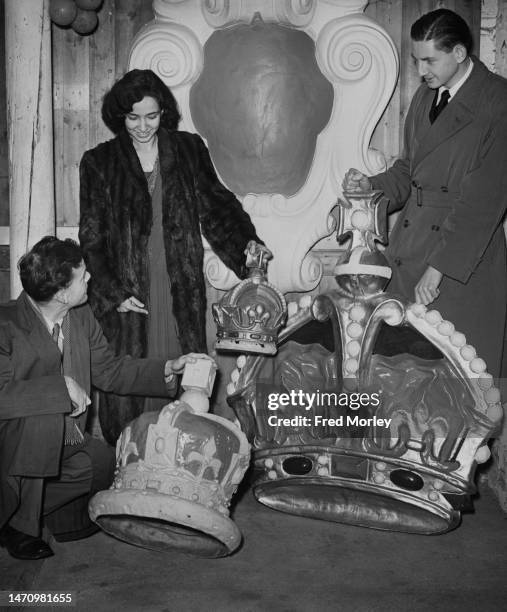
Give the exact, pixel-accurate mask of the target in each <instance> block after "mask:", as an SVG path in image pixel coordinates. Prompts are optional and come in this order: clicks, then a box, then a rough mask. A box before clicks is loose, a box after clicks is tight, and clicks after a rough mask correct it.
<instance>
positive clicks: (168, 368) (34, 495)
mask: <svg viewBox="0 0 507 612" xmlns="http://www.w3.org/2000/svg"><path fill="white" fill-rule="evenodd" d="M19 273H20V277H21V282H22V285H23V289H24V291H23V292H22V293H21V295H20V296H19V298H18V299H17V300H16V301H15V302H11V303H9V304H3V305H2V306H0V545H2V546H5V547H6V548H7V550H8V552H9V553H10V554H11V555H12V556H13V557H16V558H18V559H41V558H44V557H48V556H50V555H52V554H53V551H52V550H51V548H50V547H49V545H48V544H47V543H46V542H45V541H44V540H42V539H41V537H40V535H41V528H42V524H43V522H44V519H45V517H47V516H48V515H51V514H52V513H54V512H55V511H56V510H57V509H59V508H62V507H66V506H67V504H70V503H73V502H75V501H76V500H78V499H80V498H83V497H84V498H85V500H84V501H85V503H87V498H88V497H89V495H90V493H91V492H93V488H95V490H98V489H100V488H106V487H108V486H109V484H110V482H111V480H112V469H113V468H114V461H111V459H112V458H113V457H112V456H111V454H110V453H108V450H111V449H108V447H107V446H106V445H105V444H104V443H102V442H100V441H99V440H97V439H94V438H91V437H90V436H89V435H88V434H87V433H86V432H85V424H86V407H87V405H88V404H89V403H90V399H89V395H90V387H91V385H92V384H94V385H96V386H97V387H98V388H99V389H102V390H103V391H111V392H114V393H119V394H140V395H155V396H167V397H170V395H171V394H173V393H174V391H175V390H176V375H177V374H180V373H181V372H183V369H184V367H185V364H186V363H193V362H195V360H196V358H199V357H201V358H207V359H209V357H207V355H201V354H194V353H190V354H188V355H183V356H181V357H178V358H177V359H173V360H169V361H164V360H154V359H132V358H131V357H130V356H123V357H118V356H116V355H115V354H114V353H113V351H112V350H111V348H110V347H109V345H108V343H107V341H106V339H105V337H104V335H103V333H102V330H101V328H100V325H99V324H98V322H97V320H96V319H95V317H94V316H93V314H92V312H91V310H90V308H89V306H88V305H87V304H86V300H87V293H86V292H87V287H88V281H89V279H90V275H89V273H88V272H87V270H86V267H85V264H84V261H83V255H82V252H81V249H80V247H79V246H78V244H77V243H75V242H74V241H72V240H65V241H62V240H58V239H57V238H54V237H52V236H48V237H46V238H43V239H42V240H41V241H40V242H38V243H37V244H36V245H35V246H34V247H33V249H32V250H31V251H30V252H29V253H27V254H26V255H25V256H24V257H22V258H21V260H20V262H19ZM168 401H169V400H168ZM100 480H101V481H102V482H99V486H97V483H98V481H100ZM87 535H89V533H88V534H87ZM77 537H83V534H80V535H79V536H76V537H72V534H66V537H65V540H70V539H77Z"/></svg>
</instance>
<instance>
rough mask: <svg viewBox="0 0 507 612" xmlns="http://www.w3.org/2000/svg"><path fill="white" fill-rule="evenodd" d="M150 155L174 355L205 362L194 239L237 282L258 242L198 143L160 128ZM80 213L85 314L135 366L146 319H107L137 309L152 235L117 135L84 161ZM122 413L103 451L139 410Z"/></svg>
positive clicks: (126, 141)
mask: <svg viewBox="0 0 507 612" xmlns="http://www.w3.org/2000/svg"><path fill="white" fill-rule="evenodd" d="M158 149H159V164H160V174H161V177H162V210H163V234H164V244H165V254H166V264H167V272H168V275H169V278H170V282H171V294H172V298H173V314H174V317H175V320H176V324H177V328H178V331H179V335H180V342H181V347H182V351H183V353H187V352H190V351H199V352H206V350H207V349H206V326H205V324H206V286H205V282H204V274H203V257H204V249H203V244H202V236H204V237H205V238H206V240H207V241H208V243H209V244H210V246H211V248H212V249H213V251H214V252H215V253H216V254H217V255H218V256H219V257H220V259H221V260H222V261H223V262H224V263H225V264H226V265H227V266H228V267H229V268H230V269H232V270H233V271H234V272H235V273H236V274H237V275H238V276H239V277H240V278H244V277H245V276H246V272H247V270H246V268H245V255H244V250H245V248H246V245H247V243H248V241H249V240H256V241H257V242H261V240H260V239H259V238H258V236H257V234H256V232H255V228H254V226H253V225H252V222H251V221H250V217H249V216H248V214H247V213H246V212H244V210H243V208H242V206H241V204H240V202H239V201H238V200H237V199H236V197H235V196H234V195H233V194H232V193H231V192H230V191H228V190H227V189H226V188H225V187H224V186H223V185H222V184H221V183H220V181H219V180H218V177H217V175H216V173H215V170H214V167H213V164H212V162H211V159H210V156H209V153H208V150H207V148H206V146H205V144H204V143H203V141H202V139H201V138H200V137H199V136H198V135H196V134H190V133H187V132H179V131H173V132H168V131H166V130H164V129H163V128H160V129H159V131H158ZM80 207H81V219H80V228H79V240H80V243H81V246H82V248H83V251H84V255H85V261H86V265H87V267H88V270H89V272H90V274H91V281H90V284H89V301H90V305H91V307H92V310H93V312H94V314H95V316H96V317H97V319H98V320H99V321H100V323H101V325H102V327H103V330H104V333H105V335H106V337H107V338H108V340H109V341H110V342H111V343H112V345H113V346H114V349H115V350H116V351H117V353H119V354H130V355H132V356H134V357H144V356H145V355H146V351H147V334H148V329H147V318H146V316H145V315H142V314H136V313H132V312H129V313H118V312H117V310H116V308H117V307H118V306H119V305H120V304H121V302H123V300H125V299H126V298H128V297H130V296H131V295H133V296H135V297H137V298H138V299H139V300H141V301H142V302H146V300H147V293H148V291H149V286H150V285H149V283H150V279H149V270H148V253H147V248H148V239H149V236H150V232H151V227H152V205H151V197H150V195H149V192H148V184H147V180H146V177H145V175H144V172H143V170H142V167H141V164H140V162H139V159H138V156H137V154H136V152H135V149H134V146H133V144H132V141H131V139H130V137H129V135H128V134H127V133H126V132H125V131H122V132H121V133H120V134H119V135H118V136H117V137H116V138H114V139H112V140H109V141H107V142H105V143H102V144H100V145H98V146H97V147H95V148H94V149H92V150H89V151H87V152H86V153H85V154H84V155H83V158H82V160H81V165H80ZM201 234H202V235H201ZM121 403H122V405H121V407H120V412H121V413H122V414H121V417H120V422H119V423H118V424H117V425H116V426H115V432H114V434H113V435H110V436H108V434H107V433H106V432H105V433H104V435H105V436H106V437H108V439H109V441H112V438H114V437H115V436H116V435H117V434H118V433H120V431H121V427H122V426H123V425H124V424H125V423H126V422H128V420H130V419H131V418H134V417H135V416H137V415H138V414H139V413H140V412H141V411H142V408H141V406H140V405H139V404H137V406H134V405H133V404H135V403H136V400H131V401H129V398H122V402H121ZM123 413H124V414H123ZM113 418H115V417H113ZM101 420H102V419H101Z"/></svg>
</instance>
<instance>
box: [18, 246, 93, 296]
mask: <svg viewBox="0 0 507 612" xmlns="http://www.w3.org/2000/svg"><path fill="white" fill-rule="evenodd" d="M82 261H83V253H82V251H81V247H80V246H79V245H78V243H77V242H76V241H75V240H71V239H70V238H67V240H59V239H58V238H55V236H45V237H44V238H42V239H41V240H39V242H38V243H37V244H35V245H34V246H33V247H32V249H31V250H30V251H28V253H26V255H23V257H21V259H20V260H19V263H18V270H19V276H20V278H21V284H22V285H23V289H24V290H25V291H26V293H28V295H29V296H30V297H31V298H32V300H35V301H36V302H49V301H50V300H51V299H52V298H53V297H54V295H55V294H56V293H58V291H60V289H65V288H66V287H68V286H69V285H70V283H71V282H72V271H73V270H74V269H75V268H79V266H80V265H81V262H82Z"/></svg>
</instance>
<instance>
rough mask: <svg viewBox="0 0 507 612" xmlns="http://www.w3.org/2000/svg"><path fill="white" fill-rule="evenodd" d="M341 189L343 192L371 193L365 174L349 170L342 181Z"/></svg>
mask: <svg viewBox="0 0 507 612" xmlns="http://www.w3.org/2000/svg"><path fill="white" fill-rule="evenodd" d="M342 189H343V191H371V190H372V184H371V182H370V179H369V178H368V177H367V176H366V174H363V173H362V172H359V170H356V169H355V168H350V170H348V171H347V173H346V174H345V177H344V179H343V182H342Z"/></svg>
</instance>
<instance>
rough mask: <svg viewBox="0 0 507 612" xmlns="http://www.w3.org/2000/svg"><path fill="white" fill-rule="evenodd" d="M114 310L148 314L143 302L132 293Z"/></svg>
mask: <svg viewBox="0 0 507 612" xmlns="http://www.w3.org/2000/svg"><path fill="white" fill-rule="evenodd" d="M116 310H117V311H118V312H139V313H141V314H148V311H147V310H146V308H145V307H144V304H143V303H142V302H140V301H139V300H138V299H137V298H135V297H134V296H133V295H131V296H130V297H129V298H127V299H126V300H124V301H123V302H122V303H121V304H120V305H119V306H118V308H117V309H116Z"/></svg>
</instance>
